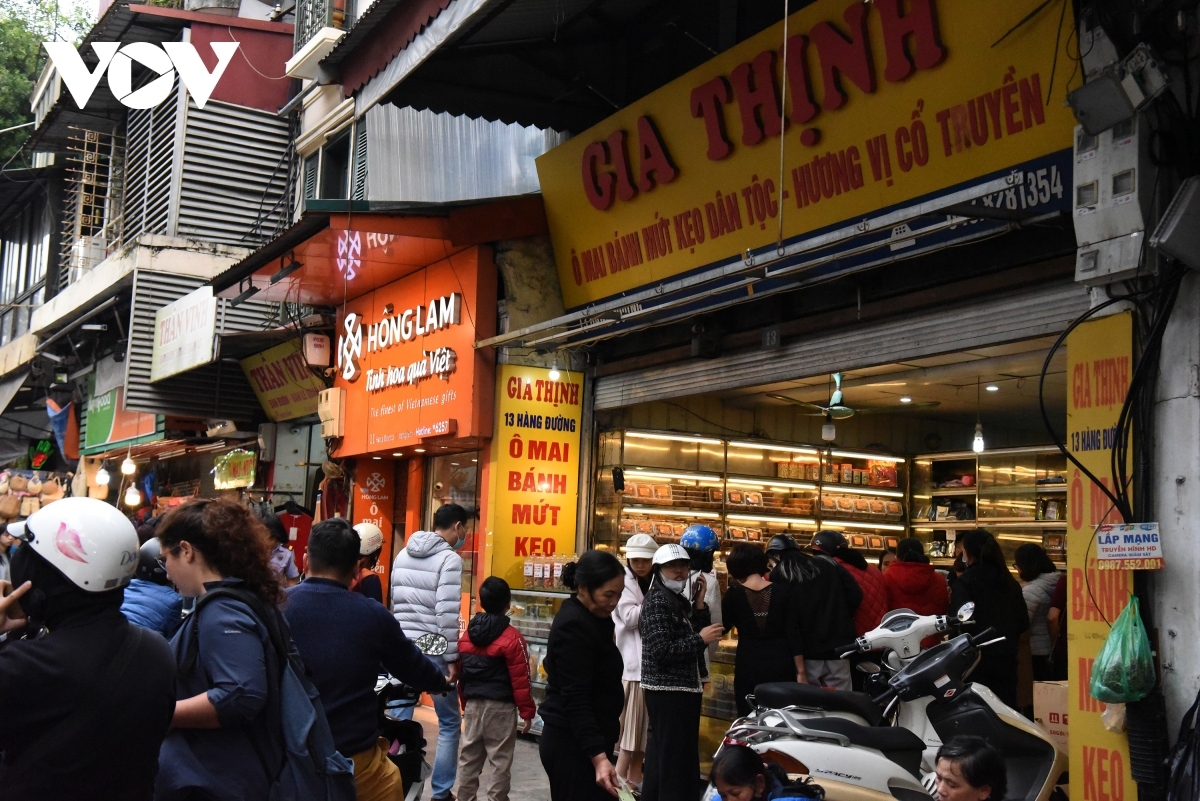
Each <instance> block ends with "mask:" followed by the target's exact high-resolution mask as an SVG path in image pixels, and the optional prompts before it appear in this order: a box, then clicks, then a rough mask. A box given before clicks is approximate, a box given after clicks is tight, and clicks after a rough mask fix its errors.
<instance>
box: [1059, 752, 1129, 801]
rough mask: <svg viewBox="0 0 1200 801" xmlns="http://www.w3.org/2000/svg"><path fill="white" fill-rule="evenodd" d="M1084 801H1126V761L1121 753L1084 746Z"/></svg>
mask: <svg viewBox="0 0 1200 801" xmlns="http://www.w3.org/2000/svg"><path fill="white" fill-rule="evenodd" d="M1072 784H1074V782H1072ZM1083 799H1084V801H1125V760H1124V759H1122V757H1121V752H1120V751H1115V750H1110V749H1108V748H1098V747H1093V746H1088V745H1085V746H1083Z"/></svg>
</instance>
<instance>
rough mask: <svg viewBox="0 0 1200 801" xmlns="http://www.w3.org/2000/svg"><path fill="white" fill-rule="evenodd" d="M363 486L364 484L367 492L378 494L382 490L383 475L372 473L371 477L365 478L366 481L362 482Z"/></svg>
mask: <svg viewBox="0 0 1200 801" xmlns="http://www.w3.org/2000/svg"><path fill="white" fill-rule="evenodd" d="M364 484H366V487H367V491H368V492H379V491H381V490H382V489H383V484H384V481H383V475H382V474H380V473H372V474H371V475H369V476H367V480H366V481H365V482H364Z"/></svg>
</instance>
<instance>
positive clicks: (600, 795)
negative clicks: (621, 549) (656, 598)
mask: <svg viewBox="0 0 1200 801" xmlns="http://www.w3.org/2000/svg"><path fill="white" fill-rule="evenodd" d="M624 572H625V571H624V568H622V567H621V563H620V562H618V561H617V558H616V557H615V556H613V555H612V554H610V553H605V552H603V551H588V552H587V553H585V554H584V555H583V556H581V557H579V561H578V562H570V563H568V564H566V565H565V566H564V567H563V573H562V579H563V584H565V585H566V586H567V587H569V588H570V589H571V590H573V591H574V594H573V595H572V596H571V597H570V598H568V599H567V600H565V601H563V604H562V606H561V607H560V608H559V610H558V614H556V615H555V616H554V623H553V625H551V627H550V636H549V637H548V638H547V640H546V658H545V659H544V660H543V661H542V664H543V665H544V666H545V668H546V700H545V701H543V702H542V705H541V707H540V708H539V709H538V713H539V714H540V715H541V716H542V723H543V728H542V736H541V738H540V739H539V741H538V750H539V752H540V755H541V758H542V767H544V768H545V769H546V776H547V777H548V778H549V779H550V798H551V800H552V801H603V799H606V798H608V797H610V796H615V795H616V794H617V786H618V780H617V772H616V770H615V769H614V768H613V765H612V762H611V761H610V759H609V758H610V755H611V754H612V751H613V748H614V746H616V744H617V735H618V734H620V722H619V721H620V718H621V702H622V700H623V694H622V690H621V670H622V667H623V665H622V662H621V652H620V651H619V650H617V646H616V645H615V644H614V643H613V619H612V613H613V610H614V609H616V608H617V601H618V600H620V598H621V591H622V590H623V588H624V586H625V579H624V575H623V574H624Z"/></svg>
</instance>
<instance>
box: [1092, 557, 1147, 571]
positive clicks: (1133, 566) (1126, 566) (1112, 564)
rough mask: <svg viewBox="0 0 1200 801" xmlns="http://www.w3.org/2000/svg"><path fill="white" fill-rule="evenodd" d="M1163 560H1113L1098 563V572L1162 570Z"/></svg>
mask: <svg viewBox="0 0 1200 801" xmlns="http://www.w3.org/2000/svg"><path fill="white" fill-rule="evenodd" d="M1162 568H1163V560H1162V559H1112V560H1105V561H1102V562H1097V563H1096V569H1097V570H1162Z"/></svg>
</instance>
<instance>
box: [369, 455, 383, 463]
mask: <svg viewBox="0 0 1200 801" xmlns="http://www.w3.org/2000/svg"><path fill="white" fill-rule="evenodd" d="M371 458H372V459H374V460H375V461H377V462H378V461H380V460H382V459H383V457H382V456H372V457H371Z"/></svg>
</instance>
